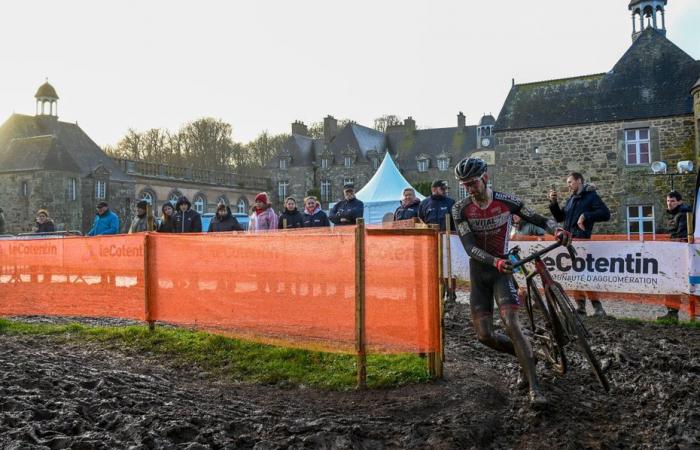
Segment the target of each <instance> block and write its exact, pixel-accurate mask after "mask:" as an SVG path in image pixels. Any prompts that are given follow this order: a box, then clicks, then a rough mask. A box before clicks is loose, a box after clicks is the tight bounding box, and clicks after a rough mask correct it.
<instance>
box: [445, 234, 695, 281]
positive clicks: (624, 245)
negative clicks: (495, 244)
mask: <svg viewBox="0 0 700 450" xmlns="http://www.w3.org/2000/svg"><path fill="white" fill-rule="evenodd" d="M514 245H518V246H519V247H520V249H521V253H520V254H521V256H522V257H525V256H527V255H529V254H530V253H533V252H535V251H537V250H541V249H542V248H544V247H546V246H547V245H551V241H519V242H511V243H510V246H511V247H513V246H514ZM451 246H452V249H451V253H452V272H453V276H456V277H457V278H460V279H464V280H468V279H469V258H468V257H467V254H466V252H465V251H464V248H463V247H462V243H461V242H460V240H459V237H458V236H454V235H453V236H452V239H451ZM574 247H575V248H576V251H577V252H578V255H577V257H576V258H575V259H574V260H572V259H571V256H569V254H568V253H567V251H566V250H565V249H564V248H561V249H557V250H554V251H552V252H551V253H549V254H548V255H547V256H545V257H544V258H543V261H544V263H545V264H546V265H547V267H548V268H549V269H550V271H551V273H552V275H553V277H554V279H555V280H556V281H558V282H559V283H561V284H562V285H563V286H564V289H566V290H587V291H597V292H619V293H630V294H687V293H690V290H689V283H688V274H689V269H690V268H689V265H691V264H693V262H694V261H695V260H698V273H700V256H698V257H693V255H695V254H696V253H697V252H696V250H700V248H698V249H696V248H695V246H692V245H688V244H686V243H683V242H669V241H661V242H654V241H651V242H641V241H575V242H574Z"/></svg>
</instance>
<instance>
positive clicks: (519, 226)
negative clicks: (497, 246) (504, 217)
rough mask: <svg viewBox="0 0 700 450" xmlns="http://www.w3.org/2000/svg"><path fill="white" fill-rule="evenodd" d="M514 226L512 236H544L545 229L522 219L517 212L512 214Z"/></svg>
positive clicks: (511, 231) (511, 230)
mask: <svg viewBox="0 0 700 450" xmlns="http://www.w3.org/2000/svg"><path fill="white" fill-rule="evenodd" d="M511 219H512V221H513V228H511V229H510V237H511V238H514V237H516V236H544V229H542V228H541V227H538V226H537V225H535V224H534V223H530V222H527V221H525V220H522V219H521V218H520V216H518V215H517V214H513V216H512V218H511Z"/></svg>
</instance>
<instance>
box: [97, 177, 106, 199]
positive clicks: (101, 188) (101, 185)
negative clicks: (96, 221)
mask: <svg viewBox="0 0 700 450" xmlns="http://www.w3.org/2000/svg"><path fill="white" fill-rule="evenodd" d="M95 198H96V199H100V200H101V199H105V198H107V182H106V181H100V180H97V182H95Z"/></svg>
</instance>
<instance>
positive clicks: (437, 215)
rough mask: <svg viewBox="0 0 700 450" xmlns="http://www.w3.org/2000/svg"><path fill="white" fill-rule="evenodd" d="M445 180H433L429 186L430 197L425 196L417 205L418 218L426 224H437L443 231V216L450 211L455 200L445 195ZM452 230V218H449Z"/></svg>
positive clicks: (444, 227) (446, 187)
mask: <svg viewBox="0 0 700 450" xmlns="http://www.w3.org/2000/svg"><path fill="white" fill-rule="evenodd" d="M447 189H448V185H447V181H445V180H435V181H433V184H432V185H431V186H430V192H431V194H430V197H427V198H425V199H424V200H423V201H422V202H420V205H419V206H418V218H419V219H420V220H422V221H423V222H424V223H427V224H437V225H439V226H440V231H445V230H446V229H447V227H446V226H445V216H446V215H447V214H451V213H452V206H454V204H455V201H454V200H453V199H451V198H450V197H448V196H447ZM450 225H451V229H452V230H454V229H455V228H454V218H452V219H451V220H450Z"/></svg>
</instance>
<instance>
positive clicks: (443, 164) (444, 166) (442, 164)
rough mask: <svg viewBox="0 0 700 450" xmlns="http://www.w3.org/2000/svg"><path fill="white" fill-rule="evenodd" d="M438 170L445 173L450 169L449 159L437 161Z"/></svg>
mask: <svg viewBox="0 0 700 450" xmlns="http://www.w3.org/2000/svg"><path fill="white" fill-rule="evenodd" d="M437 166H438V170H440V171H442V172H444V171H446V170H449V168H450V160H449V159H447V158H439V159H438V161H437Z"/></svg>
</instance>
